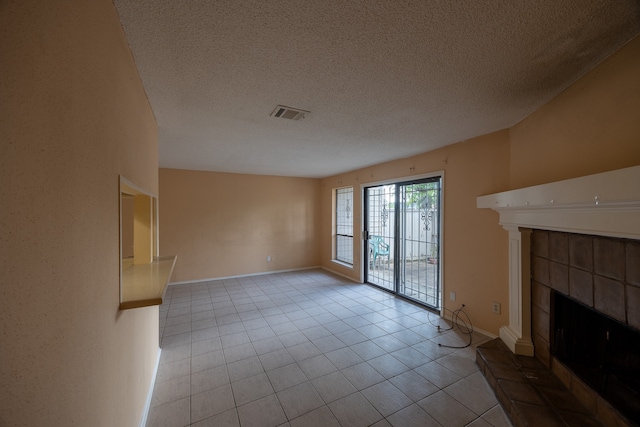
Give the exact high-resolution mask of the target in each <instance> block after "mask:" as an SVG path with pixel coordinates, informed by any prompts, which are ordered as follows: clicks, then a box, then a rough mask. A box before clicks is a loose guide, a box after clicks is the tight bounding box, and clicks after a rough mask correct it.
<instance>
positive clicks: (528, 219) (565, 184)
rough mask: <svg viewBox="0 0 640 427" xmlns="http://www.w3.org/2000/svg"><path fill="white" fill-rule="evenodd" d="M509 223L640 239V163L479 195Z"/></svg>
mask: <svg viewBox="0 0 640 427" xmlns="http://www.w3.org/2000/svg"><path fill="white" fill-rule="evenodd" d="M477 206H478V208H490V209H493V210H495V211H496V212H498V213H499V214H500V221H499V223H500V225H502V226H503V227H505V228H508V227H510V228H515V227H525V228H535V229H542V230H555V231H566V232H569V233H581V234H592V235H599V236H611V237H622V238H629V239H640V166H633V167H630V168H625V169H619V170H615V171H610V172H604V173H599V174H595V175H588V176H583V177H579V178H573V179H567V180H564V181H558V182H552V183H550V184H543V185H536V186H533V187H527V188H521V189H519V190H511V191H504V192H502V193H496V194H489V195H487V196H481V197H478V198H477Z"/></svg>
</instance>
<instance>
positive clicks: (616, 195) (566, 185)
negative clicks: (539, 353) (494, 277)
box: [476, 166, 640, 356]
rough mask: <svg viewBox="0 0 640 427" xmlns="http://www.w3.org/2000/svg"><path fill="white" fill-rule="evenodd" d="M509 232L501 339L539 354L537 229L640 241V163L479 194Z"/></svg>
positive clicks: (516, 350)
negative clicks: (534, 321) (534, 336)
mask: <svg viewBox="0 0 640 427" xmlns="http://www.w3.org/2000/svg"><path fill="white" fill-rule="evenodd" d="M476 203H477V207H478V208H481V209H493V210H495V211H497V212H498V213H499V215H500V219H499V224H500V225H502V226H503V227H504V228H505V229H506V230H507V231H508V232H509V325H506V326H503V327H502V328H500V338H501V339H502V340H503V341H504V342H505V344H507V346H508V347H509V348H510V349H511V351H513V352H514V353H516V354H524V355H529V356H532V355H533V343H532V340H531V281H530V276H531V265H530V262H531V260H530V235H531V230H532V229H542V230H553V231H564V232H569V233H581V234H591V235H599V236H611V237H621V238H628V239H636V240H638V239H640V166H633V167H629V168H625V169H618V170H614V171H610V172H604V173H599V174H595V175H588V176H583V177H579V178H572V179H567V180H564V181H557V182H552V183H549V184H542V185H536V186H533V187H526V188H521V189H517V190H510V191H504V192H502V193H496V194H489V195H486V196H480V197H478V198H477V201H476Z"/></svg>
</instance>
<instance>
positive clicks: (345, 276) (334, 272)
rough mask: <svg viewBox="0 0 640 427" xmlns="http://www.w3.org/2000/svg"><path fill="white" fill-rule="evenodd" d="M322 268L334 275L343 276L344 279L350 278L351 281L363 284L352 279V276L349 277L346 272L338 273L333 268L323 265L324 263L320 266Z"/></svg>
mask: <svg viewBox="0 0 640 427" xmlns="http://www.w3.org/2000/svg"><path fill="white" fill-rule="evenodd" d="M320 268H321V269H322V270H325V271H328V272H329V273H332V274H335V275H336V276H340V277H344V278H345V279H348V280H351V281H352V282H353V283H359V284H363V283H362V282H360V281H358V280H356V279H354V278H353V277H349V276H347V275H346V274H343V273H339V272H337V271H335V270H332V269H330V268H329V267H325V266H324V265H323V266H321V267H320Z"/></svg>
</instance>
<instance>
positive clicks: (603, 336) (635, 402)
mask: <svg viewBox="0 0 640 427" xmlns="http://www.w3.org/2000/svg"><path fill="white" fill-rule="evenodd" d="M552 313H553V315H552V325H553V326H552V334H553V335H552V345H551V352H552V354H553V355H554V356H555V357H556V358H558V359H559V360H560V361H561V362H562V363H564V364H565V365H566V366H567V367H568V368H569V369H571V370H572V371H573V372H574V374H575V375H577V376H578V377H579V378H580V379H582V380H583V381H584V382H585V383H587V384H588V385H589V386H590V387H591V388H593V389H594V390H595V391H597V392H598V393H599V394H600V395H601V396H602V397H603V398H605V399H606V400H607V401H608V402H609V403H610V404H611V405H612V406H614V407H615V408H616V409H618V410H619V411H620V412H621V413H622V414H624V415H625V416H626V417H627V418H628V419H629V420H631V421H633V422H634V423H640V333H639V332H638V331H636V330H634V329H632V328H630V327H628V326H627V325H624V324H622V323H620V322H618V321H616V320H614V319H613V318H610V317H608V316H605V315H603V314H601V313H598V312H597V311H595V310H593V309H591V308H589V307H587V306H585V305H583V304H580V303H579V302H577V301H575V300H573V299H571V298H569V297H567V296H565V295H563V294H561V293H559V292H555V291H553V292H552Z"/></svg>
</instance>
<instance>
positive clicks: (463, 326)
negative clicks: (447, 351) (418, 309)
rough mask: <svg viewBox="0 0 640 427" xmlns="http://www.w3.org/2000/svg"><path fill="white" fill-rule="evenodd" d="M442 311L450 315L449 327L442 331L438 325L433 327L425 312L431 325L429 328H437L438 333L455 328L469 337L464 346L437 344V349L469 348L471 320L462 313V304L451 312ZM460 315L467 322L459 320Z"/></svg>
mask: <svg viewBox="0 0 640 427" xmlns="http://www.w3.org/2000/svg"><path fill="white" fill-rule="evenodd" d="M443 310H444V313H445V314H446V313H447V312H449V313H451V326H450V327H449V328H447V329H443V328H442V327H441V326H440V325H434V324H433V322H432V321H431V314H430V313H429V312H427V319H428V320H429V323H431V326H433V327H435V328H437V329H438V332H447V331H451V330H453V329H454V328H455V327H456V326H457V327H458V329H459V330H460V332H462V334H464V335H468V336H469V342H468V343H467V344H466V345H462V346H456V345H447V344H441V343H438V347H446V348H455V349H460V348H467V347H469V346H470V345H471V342H472V340H473V323H471V318H470V317H469V315H468V314H467V313H466V312H465V311H464V304H462V306H461V307H460V308H459V309H457V310H453V311H452V310H449V309H447V308H443ZM461 315H464V318H466V320H467V321H465V320H464V318H461ZM467 322H468V323H467Z"/></svg>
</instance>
